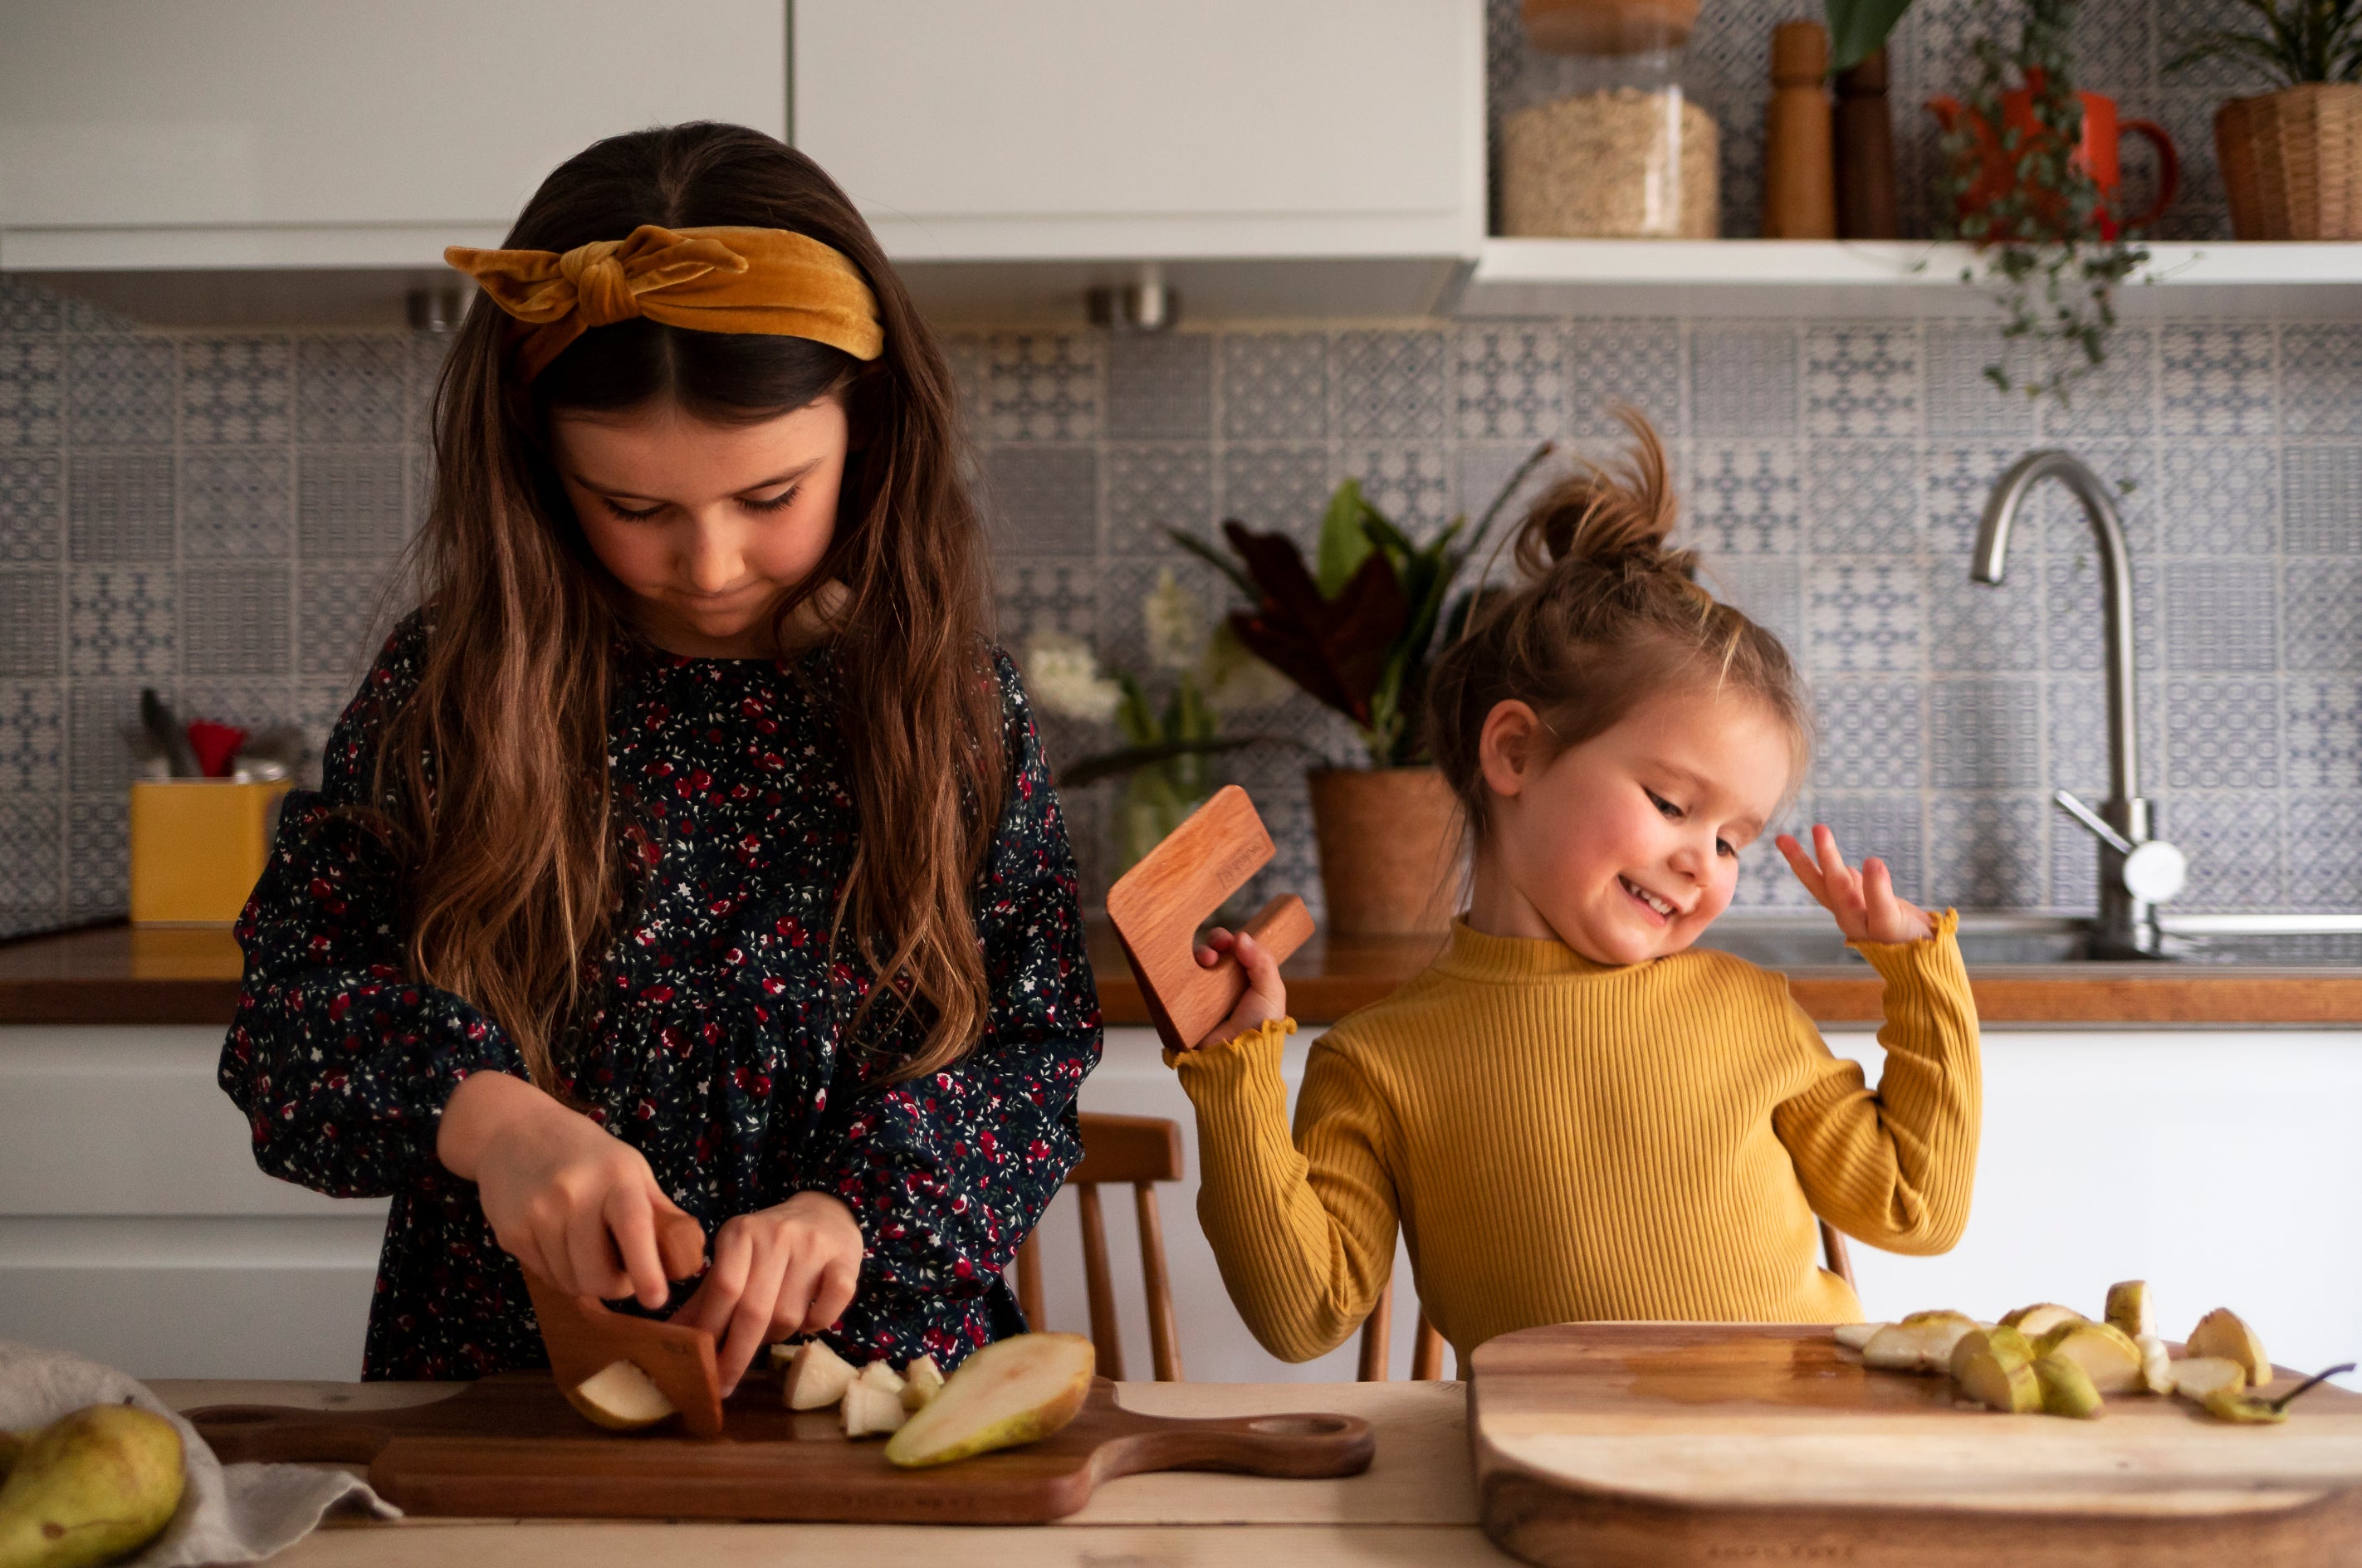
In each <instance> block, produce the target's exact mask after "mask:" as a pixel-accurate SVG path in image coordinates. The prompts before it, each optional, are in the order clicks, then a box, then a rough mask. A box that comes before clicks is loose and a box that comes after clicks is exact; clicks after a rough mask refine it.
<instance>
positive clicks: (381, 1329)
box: [221, 616, 1099, 1378]
mask: <svg viewBox="0 0 2362 1568" xmlns="http://www.w3.org/2000/svg"><path fill="white" fill-rule="evenodd" d="M423 647H424V634H423V631H422V629H421V624H420V622H419V620H418V618H417V617H416V616H413V617H412V618H411V619H410V620H409V621H408V622H405V623H404V624H403V626H402V627H401V628H400V629H399V630H397V631H396V632H395V634H394V635H393V637H392V639H391V640H390V641H389V642H388V643H387V645H386V647H385V650H384V652H383V653H382V654H381V655H380V657H379V658H378V660H377V663H376V664H375V666H374V667H373V668H371V670H370V674H369V677H368V679H367V681H366V682H365V683H364V685H363V687H362V689H361V690H360V693H359V695H358V696H357V697H356V698H355V699H354V701H353V703H352V705H351V706H350V707H349V708H348V709H347V710H346V712H345V714H344V716H343V718H342V720H341V721H340V722H339V723H338V724H337V729H336V733H335V734H334V735H333V737H332V738H331V739H330V741H329V744H328V748H327V756H326V765H325V769H324V776H323V779H322V788H321V790H319V791H318V792H317V793H316V794H304V793H298V794H294V795H291V796H290V797H289V798H288V802H287V806H286V810H285V812H284V813H283V815H282V817H281V824H280V829H279V836H278V840H277V842H276V844H275V845H273V847H272V850H271V857H270V866H269V867H268V869H267V870H266V871H265V873H264V875H263V877H262V879H261V881H260V882H259V885H258V886H257V887H256V889H255V891H254V897H253V899H252V900H251V901H250V902H249V903H248V905H247V907H246V911H245V913H244V915H243V916H242V918H241V919H240V920H239V922H238V926H237V938H238V942H239V944H240V945H241V946H242V947H243V948H244V950H245V955H246V978H245V986H244V990H243V993H242V995H241V997H240V999H239V1002H238V1009H237V1021H236V1022H235V1023H234V1024H233V1025H232V1026H231V1029H230V1032H229V1038H228V1040H227V1041H226V1043H225V1044H224V1047H223V1050H222V1060H221V1084H222V1087H223V1088H224V1089H226V1091H228V1093H229V1096H230V1098H231V1099H235V1100H236V1101H237V1104H238V1106H239V1108H240V1109H241V1110H244V1111H245V1112H246V1114H247V1117H248V1121H249V1123H250V1124H251V1126H252V1128H253V1131H254V1153H255V1159H256V1162H257V1163H258V1164H259V1165H261V1167H262V1168H263V1170H265V1171H267V1172H269V1173H270V1175H272V1176H280V1177H282V1178H284V1179H286V1180H288V1181H292V1182H298V1183H301V1184H302V1185H303V1186H305V1187H312V1188H315V1189H316V1190H318V1191H321V1192H325V1193H327V1194H329V1195H331V1196H333V1197H338V1198H368V1197H381V1196H391V1197H392V1198H393V1207H392V1214H391V1216H390V1218H389V1220H388V1221H387V1225H386V1235H385V1249H384V1253H383V1255H382V1258H381V1262H380V1264H379V1269H378V1279H377V1291H376V1297H375V1299H374V1301H373V1303H372V1305H371V1308H370V1323H369V1341H368V1347H367V1350H366V1352H365V1353H364V1357H363V1366H362V1375H363V1376H365V1377H371V1378H468V1377H476V1376H480V1375H483V1374H486V1373H491V1372H498V1371H504V1370H507V1369H510V1368H517V1367H535V1366H544V1365H546V1364H547V1359H546V1356H545V1355H544V1353H543V1351H542V1346H541V1340H540V1336H539V1331H538V1330H537V1328H536V1326H535V1321H534V1317H533V1309H532V1305H531V1302H530V1300H529V1299H528V1297H527V1296H526V1293H525V1289H524V1277H523V1275H521V1273H520V1272H519V1270H518V1267H517V1264H516V1262H515V1260H514V1259H513V1258H511V1257H510V1256H509V1255H508V1254H507V1253H504V1252H502V1250H501V1248H500V1246H499V1244H498V1243H497V1242H495V1241H494V1240H493V1237H492V1232H491V1227H490V1226H489V1225H488V1224H487V1223H486V1222H485V1220H484V1214H483V1209H482V1208H481V1206H480V1203H479V1202H478V1198H477V1192H476V1187H475V1186H474V1184H473V1183H471V1182H467V1181H462V1180H461V1179H459V1178H458V1176H453V1175H452V1174H451V1173H450V1172H448V1171H447V1170H446V1169H444V1168H443V1166H442V1165H440V1164H439V1163H438V1162H437V1161H436V1156H435V1139H436V1128H437V1125H438V1123H439V1121H440V1120H441V1116H442V1111H443V1105H444V1102H445V1101H446V1100H447V1099H449V1098H450V1095H451V1091H452V1090H453V1089H454V1088H456V1087H457V1086H458V1083H459V1082H460V1080H461V1079H463V1078H464V1077H467V1075H469V1073H476V1072H505V1073H512V1074H515V1075H517V1076H519V1077H523V1076H524V1064H523V1061H522V1059H521V1058H520V1057H519V1055H518V1054H517V1052H516V1049H515V1047H514V1046H513V1043H511V1042H510V1041H509V1039H508V1038H507V1036H506V1035H505V1034H504V1033H503V1032H502V1030H501V1028H500V1027H499V1026H498V1025H497V1024H495V1023H494V1022H493V1021H491V1019H490V1018H489V1017H488V1016H486V1015H485V1014H484V1013H482V1012H480V1011H478V1010H476V1009H475V1008H473V1007H471V1006H470V1005H469V1003H468V1002H467V1001H465V1000H463V999H460V998H459V997H458V996H456V995H453V994H452V993H450V992H447V991H443V990H438V989H436V988H434V987H431V986H425V985H420V984H417V983H415V982H414V981H412V980H411V979H409V978H408V977H406V974H405V969H404V962H403V939H402V935H401V933H400V930H399V928H398V925H397V921H396V912H395V911H396V885H395V875H394V872H395V867H394V865H393V862H392V856H390V854H389V853H388V852H387V850H386V849H385V848H384V847H383V846H382V845H381V843H380V841H379V840H378V839H376V838H375V837H374V836H372V835H371V834H369V833H368V832H367V831H365V830H364V829H363V828H361V827H360V826H359V825H358V824H357V823H355V822H354V821H353V820H352V818H351V817H349V816H348V815H344V814H341V813H340V812H339V811H338V810H337V808H340V807H349V806H354V805H359V804H360V803H361V802H362V801H363V799H364V796H365V794H366V791H367V790H368V788H369V779H370V768H371V765H372V763H373V761H374V750H373V747H374V745H375V741H376V737H377V735H378V734H380V732H381V726H382V723H383V721H384V719H385V717H386V715H387V714H388V713H389V712H392V710H393V709H394V707H395V706H397V705H398V704H399V703H400V702H401V701H403V699H404V698H405V697H406V696H407V695H408V693H409V691H410V690H411V689H412V688H413V686H414V682H415V679H416V668H417V663H418V659H419V657H420V654H421V652H422V650H423ZM614 657H615V658H616V660H617V679H616V682H615V686H614V691H615V696H614V699H613V708H612V710H611V713H610V717H609V723H608V734H609V737H610V739H609V753H608V755H609V761H610V767H611V773H612V777H613V780H614V782H615V787H616V790H617V794H618V797H619V800H620V802H621V804H622V808H623V811H622V812H621V818H622V820H623V821H624V822H626V823H631V824H632V826H630V827H629V828H627V829H625V834H626V836H627V840H628V841H629V842H631V843H632V844H634V845H640V846H642V847H641V851H640V858H641V863H642V866H643V867H644V870H643V873H642V876H641V878H640V879H639V883H638V886H637V888H636V889H635V896H634V897H633V899H632V900H631V901H630V902H629V904H628V905H627V907H626V911H625V914H624V918H623V920H622V921H621V922H619V931H618V934H617V936H616V939H615V941H614V942H613V945H612V947H611V949H610V951H609V952H608V954H607V955H606V958H605V961H604V963H603V965H602V967H601V969H600V971H599V977H598V983H599V985H600V988H601V994H602V1001H601V1003H600V1004H599V1005H598V1006H597V1007H595V1008H593V1009H591V1010H589V1011H588V1012H587V1014H586V1016H585V1017H584V1019H583V1020H582V1021H581V1022H580V1025H579V1029H578V1031H577V1037H576V1038H575V1039H574V1040H573V1041H572V1042H571V1043H570V1044H569V1045H568V1047H567V1048H566V1051H565V1061H564V1064H563V1066H564V1070H565V1071H566V1072H568V1074H570V1077H571V1082H570V1085H569V1086H568V1087H569V1088H570V1089H571V1092H572V1094H573V1096H574V1098H575V1099H576V1102H577V1103H579V1104H581V1105H584V1106H586V1107H588V1108H589V1110H590V1115H591V1116H592V1117H593V1118H595V1119H596V1120H598V1121H600V1122H601V1123H602V1125H604V1126H605V1127H606V1128H607V1129H608V1131H610V1132H613V1133H614V1134H616V1135H617V1136H618V1137H621V1138H623V1139H624V1140H625V1141H627V1142H629V1143H631V1144H632V1145H633V1146H634V1147H635V1148H637V1149H638V1150H639V1151H640V1152H641V1153H642V1154H645V1155H646V1158H647V1162H648V1165H649V1166H650V1168H651V1169H652V1170H653V1171H654V1172H655V1175H656V1179H657V1182H658V1183H659V1184H660V1185H661V1186H662V1187H664V1189H665V1191H666V1192H668V1193H669V1194H670V1195H671V1197H672V1198H673V1200H674V1201H675V1202H677V1203H679V1205H680V1206H681V1207H682V1208H683V1209H686V1210H688V1211H689V1212H690V1214H692V1215H694V1216H695V1217H696V1218H697V1220H698V1221H699V1223H701V1225H703V1226H704V1227H705V1230H706V1234H707V1236H708V1238H709V1239H710V1238H711V1237H712V1234H713V1231H714V1230H715V1229H716V1228H717V1227H718V1226H719V1225H720V1224H721V1223H722V1221H723V1220H726V1219H729V1218H730V1217H732V1216H734V1215H737V1214H743V1213H746V1212H749V1211H752V1210H754V1209H763V1208H767V1207H769V1206H771V1205H774V1204H778V1203H781V1202H784V1201H786V1200H787V1199H788V1198H791V1197H793V1196H794V1195H796V1194H797V1193H799V1192H826V1193H831V1194H833V1195H834V1196H836V1197H837V1198H842V1199H843V1200H844V1202H845V1204H846V1205H847V1206H848V1207H849V1208H850V1209H852V1210H853V1213H854V1215H855V1218H856V1219H857V1220H859V1222H860V1225H861V1232H862V1238H863V1242H864V1253H863V1258H862V1265H861V1278H860V1285H859V1290H858V1294H857V1295H856V1296H855V1298H854V1302H853V1305H852V1306H851V1307H850V1308H848V1309H846V1311H845V1314H844V1319H843V1320H842V1322H841V1323H840V1325H839V1326H838V1329H837V1331H834V1332H833V1333H832V1334H831V1336H830V1337H831V1338H832V1339H833V1341H834V1342H835V1343H836V1347H837V1348H838V1349H839V1350H840V1351H842V1352H844V1353H847V1354H849V1355H851V1356H852V1357H853V1358H854V1359H855V1360H856V1361H867V1360H870V1359H873V1358H876V1357H879V1356H884V1357H890V1358H891V1359H893V1360H895V1361H897V1362H899V1361H901V1360H904V1359H906V1358H908V1357H910V1356H914V1355H918V1354H920V1353H931V1354H933V1356H934V1357H935V1359H936V1360H937V1361H938V1362H939V1363H941V1364H944V1366H945V1368H946V1369H948V1368H949V1367H950V1366H951V1365H953V1364H955V1363H957V1362H958V1361H959V1360H960V1359H961V1358H962V1357H964V1356H965V1355H966V1353H968V1352H969V1351H970V1350H972V1349H974V1348H975V1347H976V1346H977V1345H981V1344H984V1343H986V1342H988V1341H990V1340H993V1339H996V1338H999V1337H1001V1336H1003V1335H1007V1334H1010V1333H1015V1332H1020V1331H1022V1329H1023V1327H1024V1322H1023V1319H1022V1318H1021V1316H1020V1314H1019V1312H1018V1310H1017V1305H1016V1300H1015V1297H1014V1295H1013V1294H1012V1292H1011V1291H1010V1288H1009V1286H1007V1285H1006V1284H1005V1283H1004V1282H1003V1280H1002V1277H1001V1274H1002V1270H1003V1269H1004V1268H1006V1267H1007V1266H1008V1264H1009V1262H1010V1258H1011V1257H1012V1256H1013V1255H1014V1253H1015V1252H1016V1249H1017V1245H1018V1243H1019V1242H1021V1241H1022V1240H1023V1239H1024V1238H1025V1236H1026V1235H1027V1233H1028V1232H1030V1231H1032V1228H1033V1225H1034V1222H1035V1221H1036V1220H1038V1219H1039V1218H1040V1217H1041V1214H1042V1210H1043V1208H1044V1207H1045V1206H1047V1204H1048V1203H1049V1201H1050V1199H1051V1198H1052V1197H1053V1196H1054V1194H1055V1193H1056V1191H1057V1189H1058V1186H1059V1184H1060V1182H1061V1181H1062V1180H1064V1178H1065V1173H1066V1172H1067V1170H1068V1169H1069V1168H1070V1167H1072V1165H1074V1164H1075V1162H1076V1160H1077V1159H1078V1158H1079V1157H1080V1156H1081V1144H1080V1143H1079V1141H1078V1139H1077V1137H1076V1111H1075V1095H1076V1089H1077V1088H1078V1087H1079V1086H1080V1085H1081V1083H1082V1081H1083V1077H1084V1075H1086V1074H1087V1073H1088V1072H1089V1071H1090V1070H1091V1068H1092V1067H1093V1066H1096V1065H1097V1063H1098V1054H1099V1018H1098V999H1097V992H1096V989H1095V988H1094V987H1093V985H1092V981H1091V971H1090V964H1089V961H1088V959H1087V957H1086V955H1085V952H1084V934H1083V923H1082V916H1081V911H1080V908H1079V905H1078V902H1077V899H1076V879H1075V866H1074V857H1073V855H1072V853H1071V851H1070V849H1069V848H1068V845H1067V842H1066V832H1065V819H1064V818H1063V816H1062V815H1061V813H1060V812H1059V809H1058V801H1057V797H1056V796H1055V795H1054V793H1053V792H1052V790H1051V788H1050V783H1049V778H1048V776H1047V773H1046V771H1045V770H1044V767H1043V760H1042V753H1041V746H1040V743H1039V740H1038V738H1037V736H1036V734H1035V733H1034V728H1033V724H1032V718H1031V716H1030V712H1029V711H1028V709H1027V706H1026V702H1025V696H1024V692H1023V690H1022V689H1021V687H1020V685H1019V683H1018V679H1017V674H1016V670H1015V668H1013V667H1012V666H1011V665H1010V661H1009V660H1008V658H1007V657H1006V656H1002V655H996V669H997V671H998V676H999V683H1000V689H1001V701H1002V709H1003V712H1004V714H1005V716H1006V723H1007V737H1008V755H1009V758H1010V790H1009V800H1008V804H1007V807H1006V809H1005V811H1004V812H1003V814H1002V818H1001V823H1000V828H999V834H998V835H997V836H996V839H995V841H994V843H993V845H992V848H991V851H990V853H989V855H988V862H987V864H986V866H985V867H984V868H983V870H982V873H981V874H980V876H979V878H978V880H977V891H976V897H975V903H974V908H975V911H976V919H977V934H978V937H979V939H980V941H981V944H982V946H983V951H984V955H985V964H986V972H987V974H988V977H990V981H991V987H992V998H993V999H992V1006H991V1010H990V1013H989V1016H988V1021H987V1023H986V1026H985V1030H984V1034H983V1039H982V1041H981V1043H979V1044H978V1045H977V1047H976V1049H975V1051H974V1052H973V1053H972V1054H971V1055H969V1056H967V1057H966V1059H965V1060H963V1061H961V1062H959V1063H958V1064H956V1065H955V1066H951V1067H948V1068H945V1069H944V1070H943V1071H940V1072H937V1073H934V1074H932V1075H930V1076H928V1077H923V1078H920V1079H915V1080H912V1081H910V1082H906V1083H901V1084H896V1085H892V1086H890V1087H881V1085H880V1081H881V1080H882V1079H883V1078H884V1077H886V1076H887V1073H888V1071H889V1066H890V1064H891V1063H892V1062H893V1061H894V1060H896V1059H898V1058H899V1057H901V1056H903V1055H907V1053H908V1050H909V1048H910V1045H911V1043H912V1042H913V1040H914V1039H915V1035H916V1030H915V1028H914V1027H912V1026H911V1025H910V1024H901V1025H897V1026H895V1028H894V1029H893V1030H892V1031H891V1032H882V1033H880V1032H877V1030H876V1029H875V1028H874V1026H873V1025H872V1024H871V1023H868V1022H865V1023H864V1024H863V1026H862V1028H863V1031H864V1033H865V1035H875V1036H876V1037H875V1038H872V1039H869V1040H866V1041H856V1040H855V1039H853V1038H850V1037H849V1035H848V1030H849V1028H850V1025H851V1023H852V1021H853V1015H854V1012H855V1009H856V1008H857V1007H858V1006H859V1003H860V999H861V996H862V995H863V993H864V990H865V989H866V986H867V984H868V982H869V979H870V976H869V975H868V974H867V973H866V971H865V970H861V969H859V968H858V967H857V966H855V965H854V964H848V963H847V962H845V961H844V956H843V954H842V952H840V953H839V954H838V955H835V956H833V957H832V955H831V954H830V953H829V951H828V933H829V931H830V929H831V922H832V916H833V913H834V910H835V905H836V900H837V895H838V891H839V889H841V888H842V887H843V885H844V878H845V876H846V874H847V872H848V871H849V869H850V868H851V866H852V862H853V856H854V851H855V846H856V845H857V844H858V843H859V838H860V831H861V824H860V823H859V820H858V818H857V817H856V815H855V809H854V802H853V799H852V794H851V790H850V789H849V787H848V779H847V778H846V773H845V762H846V756H845V746H844V740H843V737H842V733H841V731H840V728H839V723H838V720H837V717H836V714H835V712H834V703H833V696H832V692H833V668H832V666H831V662H830V659H829V656H828V653H827V651H826V650H825V648H822V649H818V650H814V651H812V652H810V653H807V654H805V655H803V656H801V657H800V658H798V659H796V660H793V661H774V660H768V659H708V658H683V657H674V656H672V655H669V654H663V653H659V652H654V651H651V650H647V649H645V648H622V647H619V648H617V649H616V650H615V653H614ZM850 722H857V719H855V720H854V721H850ZM875 1016H876V1015H874V1014H873V1017H875ZM689 1289H690V1286H687V1285H681V1286H676V1288H675V1295H674V1302H673V1304H674V1305H675V1306H678V1304H679V1302H680V1301H681V1300H683V1299H685V1298H686V1296H687V1292H688V1290H689Z"/></svg>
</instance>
